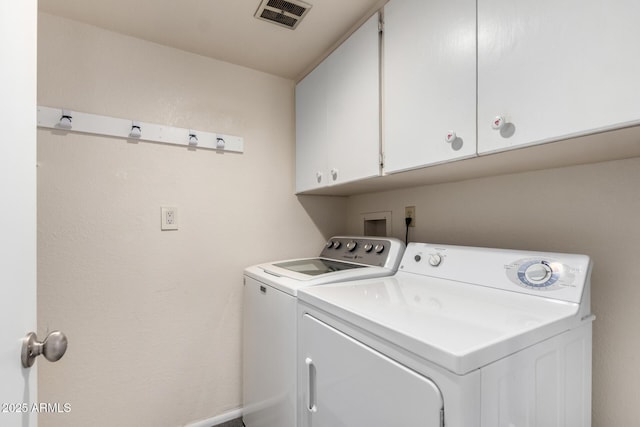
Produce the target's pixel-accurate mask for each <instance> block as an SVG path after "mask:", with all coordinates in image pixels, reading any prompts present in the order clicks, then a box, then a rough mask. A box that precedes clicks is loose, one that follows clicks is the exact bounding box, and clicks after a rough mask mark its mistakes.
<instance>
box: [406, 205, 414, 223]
mask: <svg viewBox="0 0 640 427" xmlns="http://www.w3.org/2000/svg"><path fill="white" fill-rule="evenodd" d="M404 217H405V218H411V224H409V227H415V226H416V207H415V206H406V207H405V208H404Z"/></svg>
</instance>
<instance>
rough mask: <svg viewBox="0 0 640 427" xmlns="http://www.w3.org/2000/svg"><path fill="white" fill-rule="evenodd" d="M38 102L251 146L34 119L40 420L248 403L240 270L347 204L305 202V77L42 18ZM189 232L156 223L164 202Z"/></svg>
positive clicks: (327, 225) (132, 419)
mask: <svg viewBox="0 0 640 427" xmlns="http://www.w3.org/2000/svg"><path fill="white" fill-rule="evenodd" d="M39 20H40V22H39V40H38V43H39V46H38V48H39V54H38V62H39V64H38V86H39V87H38V104H39V105H46V106H52V107H65V108H69V109H72V110H77V111H83V112H89V113H95V114H103V115H108V116H114V117H122V118H131V119H136V120H141V121H146V122H151V123H159V124H166V125H173V126H178V127H187V128H188V127H191V128H194V129H200V130H204V131H212V132H222V133H227V134H232V135H239V136H242V137H244V141H245V153H244V154H231V153H225V154H218V153H216V152H213V151H206V150H197V151H191V150H188V149H187V148H186V147H178V146H168V145H162V144H153V143H146V142H140V143H130V142H127V141H124V140H120V139H115V138H106V137H98V136H89V135H81V134H68V135H62V134H59V133H55V132H52V131H50V130H39V131H38V305H39V309H38V316H39V321H38V324H39V327H38V335H39V336H40V335H44V333H45V331H47V330H52V329H60V330H62V331H64V332H65V333H66V334H67V335H68V337H69V350H68V352H67V354H66V355H65V357H64V358H63V359H62V360H61V361H60V362H58V363H56V364H51V363H46V361H43V360H42V359H41V360H40V361H39V362H38V363H39V366H40V376H39V386H40V395H39V401H41V402H61V403H66V402H68V403H70V404H71V409H72V410H71V413H69V414H41V415H40V426H41V427H50V426H64V427H73V426H89V425H91V426H96V427H99V426H119V427H126V426H135V427H143V426H154V427H155V426H177V425H184V424H187V423H189V422H190V421H194V420H198V419H204V418H209V417H213V416H216V415H218V414H221V413H224V412H225V411H229V410H232V409H235V408H238V407H239V406H240V405H241V347H240V346H241V309H242V306H241V302H242V301H241V296H242V269H243V268H244V267H245V266H247V265H249V264H253V263H257V262H260V261H267V260H273V259H283V258H287V257H293V256H303V255H305V256H306V255H309V256H310V255H313V254H316V253H317V252H318V251H319V249H320V248H321V247H322V245H323V243H324V240H325V238H327V237H328V236H330V235H332V234H334V233H340V232H342V231H343V230H344V228H345V223H344V217H345V215H344V213H345V201H344V199H340V198H320V199H317V198H316V199H311V198H306V199H300V200H299V199H297V198H296V197H295V196H293V192H294V189H293V187H294V108H293V99H294V98H293V88H294V83H293V82H292V81H289V80H285V79H282V78H278V77H274V76H271V75H268V74H264V73H260V72H256V71H253V70H250V69H246V68H242V67H238V66H234V65H231V64H227V63H224V62H220V61H215V60H212V59H208V58H204V57H200V56H196V55H193V54H189V53H185V52H182V51H179V50H175V49H170V48H166V47H162V46H159V45H156V44H152V43H149V42H145V41H142V40H138V39H134V38H131V37H126V36H122V35H117V34H114V33H111V32H108V31H104V30H102V29H98V28H96V27H91V26H87V25H84V24H80V23H77V22H74V21H70V20H66V19H62V18H59V17H55V16H52V15H47V14H41V15H40V16H39ZM167 205H168V206H177V207H178V215H179V226H180V228H179V230H178V231H165V232H161V231H160V206H167Z"/></svg>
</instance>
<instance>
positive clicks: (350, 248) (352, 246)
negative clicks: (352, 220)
mask: <svg viewBox="0 0 640 427" xmlns="http://www.w3.org/2000/svg"><path fill="white" fill-rule="evenodd" d="M356 246H358V243H357V242H355V241H353V240H352V241H350V242H349V243H347V250H348V251H349V252H353V251H354V250H355V248H356Z"/></svg>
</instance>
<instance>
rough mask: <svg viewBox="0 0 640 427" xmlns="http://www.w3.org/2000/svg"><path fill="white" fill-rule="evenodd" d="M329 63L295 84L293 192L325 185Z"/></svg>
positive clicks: (327, 179) (320, 66)
mask: <svg viewBox="0 0 640 427" xmlns="http://www.w3.org/2000/svg"><path fill="white" fill-rule="evenodd" d="M327 86H328V64H327V63H325V62H323V63H321V64H320V65H318V66H317V67H316V68H315V69H314V70H313V71H312V72H311V73H310V74H309V75H308V76H307V77H305V78H304V80H302V81H301V82H300V83H298V85H297V86H296V192H298V193H299V192H301V191H305V190H310V189H313V188H319V187H324V186H326V185H327V184H328V182H329V177H328V174H327V172H326V169H327Z"/></svg>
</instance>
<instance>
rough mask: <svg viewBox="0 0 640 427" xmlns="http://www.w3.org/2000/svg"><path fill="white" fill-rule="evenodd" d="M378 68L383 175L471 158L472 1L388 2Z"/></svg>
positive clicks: (473, 133)
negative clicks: (380, 67) (381, 84)
mask: <svg viewBox="0 0 640 427" xmlns="http://www.w3.org/2000/svg"><path fill="white" fill-rule="evenodd" d="M383 62H384V74H383V79H384V98H383V102H384V115H383V117H384V123H385V124H384V128H385V130H384V153H385V156H384V171H385V172H398V171H402V170H406V169H412V168H417V167H421V166H425V165H429V164H435V163H440V162H444V161H448V160H452V159H458V158H463V157H470V156H473V155H475V153H476V2H475V0H434V1H424V0H391V1H389V3H387V5H386V6H385V9H384V61H383ZM449 135H450V136H451V137H448V136H449Z"/></svg>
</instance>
